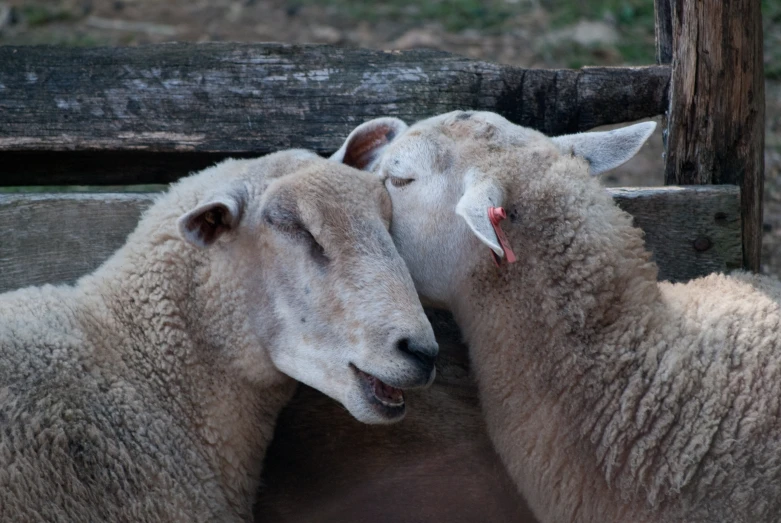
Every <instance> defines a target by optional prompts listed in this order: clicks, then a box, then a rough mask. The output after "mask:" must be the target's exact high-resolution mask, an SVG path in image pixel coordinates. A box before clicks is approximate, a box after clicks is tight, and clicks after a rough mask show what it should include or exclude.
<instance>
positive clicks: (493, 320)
mask: <svg viewBox="0 0 781 523" xmlns="http://www.w3.org/2000/svg"><path fill="white" fill-rule="evenodd" d="M589 184H591V186H590V187H589ZM575 194H576V196H574V197H573V196H571V195H568V194H555V193H553V194H551V192H550V191H548V195H549V197H550V198H549V199H546V200H538V201H528V200H527V201H523V203H522V204H521V203H520V202H516V204H515V205H506V207H507V208H508V210H509V214H510V215H511V216H516V217H518V218H520V219H518V220H516V223H515V224H513V223H508V222H505V225H504V230H505V232H506V234H507V236H508V238H509V241H510V244H511V245H512V246H514V247H516V250H517V251H518V252H520V253H522V254H521V255H520V256H519V261H518V262H517V263H516V264H513V265H507V264H503V265H502V266H501V267H500V268H496V267H494V266H493V263H492V262H491V261H490V259H488V256H487V255H486V256H483V257H482V258H481V260H480V261H479V264H478V266H477V269H476V270H473V271H465V277H464V279H463V280H462V281H461V282H460V285H458V292H457V293H456V294H455V295H454V297H453V299H452V302H451V304H450V305H451V308H452V310H453V312H454V315H455V317H456V321H457V322H458V324H459V325H460V327H461V328H462V330H463V332H464V335H465V337H466V339H467V341H468V343H469V346H470V353H471V359H472V361H473V365H474V369H475V373H476V376H477V381H478V385H479V389H480V395H481V402H482V404H483V406H484V407H483V408H484V410H485V413H486V417H487V421H488V425H489V430H490V431H491V432H492V438H493V440H494V443H495V445H496V447H497V449H498V450H499V452H500V454H503V458H504V459H505V461H506V465H507V466H508V468H509V469H510V471H511V475H513V477H514V478H515V479H516V481H518V479H519V478H520V477H524V478H525V480H522V484H521V485H520V486H521V489H522V490H523V491H524V493H526V494H527V495H528V496H529V498H530V500H531V502H532V504H533V505H534V504H535V502H534V499H535V498H536V499H539V500H546V499H548V500H549V501H547V502H546V501H539V502H538V503H539V504H541V505H539V504H538V506H537V508H536V510H539V509H540V506H545V505H548V506H553V505H556V502H555V501H552V499H553V498H549V496H554V498H555V495H554V494H553V493H554V492H557V490H558V489H561V490H562V491H561V492H558V495H560V496H564V497H566V495H567V492H565V491H566V489H567V487H565V486H563V485H565V484H566V483H567V482H562V483H560V484H554V483H553V479H552V476H555V475H556V474H552V475H548V474H539V471H541V470H547V469H552V468H555V467H560V469H559V470H562V469H564V470H567V473H568V474H569V475H571V477H572V478H575V479H573V480H572V481H573V483H571V485H572V484H575V483H574V482H576V481H580V480H579V479H577V478H581V479H582V482H581V483H580V484H581V485H587V488H591V489H594V490H595V492H591V493H590V494H589V493H584V494H583V496H585V497H587V496H589V495H593V496H595V498H594V499H608V498H605V497H604V496H608V497H615V496H617V494H616V491H612V493H611V491H610V489H609V488H608V481H609V480H610V478H611V476H613V475H614V473H615V470H614V468H615V467H618V468H620V467H621V466H622V462H623V461H625V460H626V458H627V456H628V453H629V452H630V450H631V448H630V445H631V442H624V443H626V445H625V446H621V445H618V444H617V443H616V442H615V441H606V440H605V439H604V438H606V437H607V434H608V433H609V432H610V430H609V427H610V425H611V423H615V418H616V417H618V416H620V415H621V414H620V412H618V408H619V406H622V408H631V409H634V408H637V405H638V403H639V401H640V398H639V397H635V398H630V399H629V403H627V398H626V397H625V396H626V394H625V393H626V391H627V390H629V388H630V383H631V382H632V381H633V380H637V379H638V377H639V374H640V373H642V370H641V369H642V359H643V358H644V355H643V354H638V353H637V352H636V349H637V347H638V346H639V344H640V341H641V340H643V339H645V338H647V337H648V336H649V335H650V333H651V332H652V331H653V329H654V325H653V324H652V322H653V321H656V320H654V319H653V318H654V315H653V314H651V313H650V312H651V311H652V310H655V309H659V308H660V307H661V306H660V302H659V290H658V286H657V283H656V267H655V265H654V264H653V263H651V262H650V261H649V254H648V253H647V252H646V250H645V248H644V245H643V241H642V234H641V232H640V231H639V230H637V229H634V228H633V227H631V222H630V218H629V217H628V216H627V215H626V214H625V213H623V212H622V211H620V210H619V209H618V208H617V207H615V206H614V204H613V203H612V201H609V200H610V198H609V196H608V195H607V194H605V191H604V190H603V189H601V188H599V187H597V186H596V184H592V183H591V181H588V180H587V181H585V182H584V183H583V184H582V186H581V187H578V191H577V192H576V193H575ZM511 201H512V200H511ZM524 216H526V217H528V218H526V219H524ZM525 222H529V223H533V224H545V226H544V227H534V226H531V227H524V223H525ZM657 312H659V311H657ZM657 317H659V316H657ZM622 396H623V397H622ZM622 402H623V403H622ZM508 418H513V419H514V420H516V422H515V423H513V422H508ZM503 447H506V448H512V449H514V450H513V451H512V452H511V453H503V452H502V448H503ZM519 449H523V452H519V451H518V450H519ZM564 449H567V450H566V451H565V452H562V450H564ZM574 449H577V450H574ZM600 449H601V450H600ZM572 451H576V452H579V453H581V454H582V456H584V459H582V460H576V461H574V462H573V461H572V460H571V452H572ZM606 453H607V454H606ZM611 453H614V454H611ZM519 455H522V456H524V457H525V461H523V462H512V463H509V462H507V460H508V459H511V460H512V459H517V457H518V456H519ZM523 471H530V472H529V474H524V472H523ZM557 474H560V472H559V473H557ZM530 476H535V477H530ZM600 476H602V477H606V481H604V482H600V481H594V479H593V478H598V477H600ZM540 478H543V479H540ZM544 478H548V479H544ZM524 481H525V483H524ZM572 490H577V491H578V492H580V487H578V488H577V489H574V488H573V489H572ZM596 490H601V492H596ZM570 492H571V491H570ZM614 506H615V510H617V511H618V512H619V513H618V514H616V515H615V516H616V518H618V520H620V519H621V518H626V517H627V513H625V512H622V511H624V510H627V509H626V505H625V504H623V503H620V502H618V503H616V504H615V505H614ZM562 507H568V508H569V509H570V510H573V511H575V512H569V513H566V514H561V515H560V517H562V518H563V519H565V520H583V521H589V520H591V519H590V518H588V517H585V518H583V519H581V517H580V515H579V513H577V511H579V510H586V508H585V507H584V506H582V505H581V504H579V503H572V504H566V503H565V504H562ZM573 507H580V508H573ZM562 510H566V508H562ZM538 513H545V510H544V509H543V511H542V512H538ZM595 517H596V518H597V519H595V521H596V520H599V517H598V516H595ZM632 517H633V518H635V520H640V519H642V516H640V515H638V514H633V515H632Z"/></svg>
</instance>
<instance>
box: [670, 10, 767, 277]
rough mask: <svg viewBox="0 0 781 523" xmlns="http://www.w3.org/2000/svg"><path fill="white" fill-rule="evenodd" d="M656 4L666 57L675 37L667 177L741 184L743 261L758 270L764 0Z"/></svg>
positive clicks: (673, 181)
mask: <svg viewBox="0 0 781 523" xmlns="http://www.w3.org/2000/svg"><path fill="white" fill-rule="evenodd" d="M655 5H656V16H657V20H656V29H657V60H659V61H660V62H661V63H664V60H666V59H667V57H668V55H667V54H666V49H667V45H668V44H667V42H671V44H672V45H671V46H670V48H671V49H672V55H671V59H672V78H671V86H670V108H669V110H668V113H667V124H666V129H665V131H666V133H665V137H666V139H665V144H666V159H665V163H666V165H665V183H667V184H677V185H691V184H708V183H715V184H725V183H726V184H730V183H731V184H738V185H740V187H741V215H742V220H743V266H744V267H745V268H747V269H750V270H753V271H757V270H759V264H760V254H761V247H762V188H763V176H764V145H765V128H764V120H765V77H764V67H763V59H762V12H761V2H760V0H733V1H731V2H724V1H723V0H655ZM668 27H669V28H670V29H669V30H670V31H671V34H667V32H666V31H667V30H668V29H667V28H668ZM670 37H671V38H670Z"/></svg>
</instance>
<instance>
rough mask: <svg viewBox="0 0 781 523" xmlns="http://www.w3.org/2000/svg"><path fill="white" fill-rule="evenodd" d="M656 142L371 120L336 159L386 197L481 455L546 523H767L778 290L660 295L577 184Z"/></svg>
mask: <svg viewBox="0 0 781 523" xmlns="http://www.w3.org/2000/svg"><path fill="white" fill-rule="evenodd" d="M654 127H655V124H654V123H652V122H649V123H641V124H637V125H634V126H630V127H626V128H624V129H621V130H616V131H611V132H604V133H583V134H576V135H570V136H565V137H559V138H553V139H550V138H548V137H546V136H544V135H543V134H541V133H538V132H536V131H533V130H530V129H526V128H523V127H519V126H516V125H513V124H511V123H510V122H508V121H507V120H505V119H504V118H501V117H499V116H498V115H495V114H492V113H471V112H455V113H449V114H445V115H441V116H438V117H434V118H431V119H429V120H425V121H422V122H419V123H417V124H416V125H414V126H412V127H410V128H407V127H406V125H405V124H404V123H403V122H401V121H399V120H395V119H389V118H385V119H379V120H375V121H372V122H368V123H366V124H364V125H362V126H361V127H358V128H357V129H356V130H355V131H353V133H352V134H351V135H350V137H349V138H348V140H347V142H346V143H345V145H344V146H343V147H342V149H340V151H339V152H338V153H337V154H336V155H335V156H334V159H336V160H342V161H344V160H348V161H349V163H350V164H352V165H356V166H359V167H363V168H367V169H371V170H373V171H375V172H376V173H378V174H379V175H380V177H381V178H382V179H383V180H384V181H385V182H386V185H387V188H388V190H389V192H390V194H391V199H392V201H393V224H392V227H391V234H392V235H393V237H394V240H395V241H396V244H397V246H398V248H399V252H400V253H401V254H402V257H403V258H405V261H406V262H407V265H408V267H409V268H410V272H411V273H412V276H413V280H414V281H415V283H416V286H417V288H418V290H419V292H420V293H421V294H422V295H423V296H424V297H425V298H426V299H427V301H429V302H430V303H433V304H438V305H440V306H442V307H446V308H448V309H451V310H452V311H453V313H454V316H455V318H456V321H457V323H458V324H459V326H460V327H461V329H462V331H463V333H464V336H465V338H466V340H467V342H468V344H469V347H470V358H471V360H472V364H473V367H472V368H473V369H474V371H475V374H476V379H477V382H478V387H479V391H480V399H481V403H482V408H483V412H484V414H485V417H486V423H487V426H488V431H489V434H490V437H491V440H492V442H493V444H494V446H495V448H496V449H497V451H498V453H499V454H500V456H501V458H502V461H503V462H504V464H505V466H506V467H507V469H508V471H509V473H510V476H511V477H513V479H514V481H515V483H516V485H517V486H518V487H519V489H520V491H521V492H522V493H523V494H524V495H525V496H526V498H527V499H528V501H529V503H530V505H531V506H532V508H533V510H534V512H535V514H536V515H537V517H538V518H539V519H540V520H541V521H542V522H545V523H548V522H594V523H612V522H655V523H661V522H664V523H673V522H677V523H683V522H686V523H695V522H727V521H729V522H746V523H749V522H751V523H759V522H771V521H773V522H777V521H780V520H781V411H780V409H781V335H780V331H781V310H779V297H780V296H781V294H779V293H781V286H779V283H778V282H777V281H776V280H771V279H768V278H765V277H761V276H755V275H749V274H737V275H734V276H726V275H723V274H714V275H710V276H707V277H704V278H700V279H697V280H694V281H691V282H689V283H685V284H671V283H667V282H663V283H657V268H656V266H655V264H654V263H652V262H651V261H650V254H649V253H648V251H647V250H646V248H645V245H644V242H643V233H642V231H640V230H639V229H637V228H634V227H633V226H632V220H631V217H630V216H629V215H628V214H627V213H625V212H623V211H621V210H620V209H619V208H618V207H617V206H616V205H615V204H614V202H613V201H612V199H611V197H610V196H609V194H608V193H607V192H606V191H605V190H604V189H603V188H602V187H601V186H600V185H599V184H598V182H597V180H595V179H594V178H592V177H591V176H589V171H591V174H597V173H599V172H601V171H604V170H606V169H610V168H612V167H615V166H617V165H619V164H621V163H623V162H624V161H626V160H627V159H629V158H631V157H632V156H633V155H634V154H635V153H636V151H637V150H638V149H639V147H640V146H641V145H642V144H643V143H644V142H645V140H646V139H647V138H648V136H649V135H650V133H651V132H652V131H653V129H654ZM489 207H503V208H504V209H505V210H506V213H507V219H506V220H505V221H503V222H500V227H501V228H502V230H503V231H504V233H505V234H506V238H507V241H506V242H502V241H500V239H499V236H500V235H499V234H498V233H497V231H496V230H495V228H494V226H493V224H492V223H491V221H490V218H489ZM486 246H487V247H486ZM489 248H490V249H489ZM507 248H510V249H512V250H514V252H515V255H516V256H517V258H518V260H517V262H516V263H512V264H510V263H507V261H506V260H505V259H503V258H506V257H507V256H508V255H509V251H508V250H507ZM491 252H493V253H495V255H496V256H497V257H499V262H500V263H499V266H498V267H497V266H495V264H494V261H493V260H492V257H491V256H490V255H489V254H490V253H491Z"/></svg>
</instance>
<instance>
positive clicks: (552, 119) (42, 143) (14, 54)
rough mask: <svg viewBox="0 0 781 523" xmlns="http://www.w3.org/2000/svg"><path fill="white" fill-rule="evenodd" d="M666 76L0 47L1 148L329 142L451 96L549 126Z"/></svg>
mask: <svg viewBox="0 0 781 523" xmlns="http://www.w3.org/2000/svg"><path fill="white" fill-rule="evenodd" d="M669 81H670V68H669V67H668V66H648V67H617V68H610V67H587V68H583V69H580V70H565V69H560V70H552V69H522V68H518V67H511V66H505V65H497V64H492V63H487V62H483V61H476V60H470V59H467V58H463V57H459V56H456V55H451V54H448V53H443V52H438V51H431V50H414V51H372V50H366V49H338V48H334V47H328V46H313V45H311V46H301V45H283V44H258V45H249V44H162V45H153V46H143V47H134V48H130V47H127V48H82V49H72V48H71V49H69V48H61V47H48V46H40V47H39V46H31V47H0V155H3V153H5V152H9V153H10V152H13V153H22V152H35V153H39V154H40V153H41V152H52V151H57V152H71V153H74V154H75V156H76V157H77V158H78V157H79V156H78V155H79V154H82V155H83V154H84V152H85V151H94V152H104V153H106V154H109V156H108V157H105V158H104V160H105V163H107V164H114V165H116V158H115V157H112V156H111V155H112V154H113V155H118V154H120V155H121V153H129V152H146V153H182V152H188V153H201V154H206V155H208V154H218V155H228V154H231V155H247V154H254V155H257V154H263V153H267V152H270V151H274V150H278V149H282V148H289V147H302V148H307V149H312V150H314V151H317V152H318V153H321V154H326V153H330V152H332V151H334V150H336V149H337V148H338V147H339V146H340V145H341V141H342V140H343V139H344V138H345V137H346V136H347V134H348V133H349V132H350V131H351V130H352V129H353V128H354V127H355V126H356V125H358V124H359V123H361V122H363V121H365V120H367V119H370V118H375V117H378V116H396V117H399V118H401V119H403V120H405V121H408V122H412V121H416V120H418V119H421V118H426V117H428V116H432V115H434V114H439V113H443V112H447V111H451V110H456V109H474V110H489V111H495V112H498V113H500V114H502V115H504V116H506V117H507V118H509V119H510V120H512V121H514V122H516V123H519V124H522V125H526V126H529V127H534V128H536V129H539V130H541V131H543V132H545V133H547V134H551V135H555V134H564V133H570V132H578V131H584V130H587V129H591V128H593V127H595V126H599V125H604V124H611V123H619V122H628V121H633V120H638V119H641V118H644V117H652V116H656V115H660V114H662V113H664V111H665V110H666V109H667V106H668V102H669V100H668V87H669ZM73 158H74V156H70V157H66V159H71V160H73ZM82 159H83V158H82ZM9 160H10V161H9ZM27 160H29V157H27ZM41 161H42V160H41V159H40V158H39V159H37V160H35V161H33V162H31V163H33V164H36V163H37V164H40V163H41ZM89 161H93V162H97V161H98V160H95V159H94V158H93V159H89ZM9 163H10V164H12V165H11V167H10V172H11V174H8V172H7V170H9V168H8V167H5V168H3V167H0V184H4V185H11V184H12V183H10V182H13V184H20V183H23V180H22V181H20V180H21V179H23V178H24V177H23V172H24V169H25V157H24V156H19V155H18V154H17V155H16V156H11V157H7V158H6V160H5V161H3V162H2V163H0V166H1V165H3V164H4V165H8V164H9ZM50 163H56V162H50ZM71 166H73V165H71ZM76 166H78V165H76ZM35 171H36V169H35V165H33V166H32V167H31V168H30V170H29V171H28V172H35ZM39 171H40V170H39ZM62 171H63V172H64V170H62ZM8 178H12V180H9V179H8ZM136 181H137V180H131V181H129V182H128V183H135V182H136ZM143 181H148V180H143ZM28 183H46V181H45V180H41V179H34V180H33V181H31V182H28ZM114 183H117V180H116V179H115V180H114Z"/></svg>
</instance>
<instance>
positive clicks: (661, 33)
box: [654, 0, 674, 65]
mask: <svg viewBox="0 0 781 523" xmlns="http://www.w3.org/2000/svg"><path fill="white" fill-rule="evenodd" d="M673 1H674V0H654V13H655V15H656V23H655V24H654V32H655V34H656V63H657V64H660V65H667V64H669V63H671V62H672V61H673V13H672V8H673V7H672V2H673Z"/></svg>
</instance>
